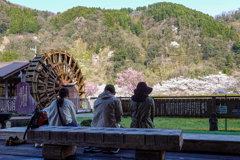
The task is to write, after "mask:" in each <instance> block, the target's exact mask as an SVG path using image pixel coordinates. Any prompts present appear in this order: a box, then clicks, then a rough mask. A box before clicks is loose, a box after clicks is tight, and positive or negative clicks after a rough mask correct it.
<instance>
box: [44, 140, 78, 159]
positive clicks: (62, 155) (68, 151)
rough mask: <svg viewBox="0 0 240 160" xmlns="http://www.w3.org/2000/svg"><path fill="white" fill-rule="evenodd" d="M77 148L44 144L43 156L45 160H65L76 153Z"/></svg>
mask: <svg viewBox="0 0 240 160" xmlns="http://www.w3.org/2000/svg"><path fill="white" fill-rule="evenodd" d="M76 150H77V146H61V145H50V144H44V146H43V150H42V156H43V158H44V159H58V160H64V159H66V158H67V157H68V156H71V155H74V154H75V153H76Z"/></svg>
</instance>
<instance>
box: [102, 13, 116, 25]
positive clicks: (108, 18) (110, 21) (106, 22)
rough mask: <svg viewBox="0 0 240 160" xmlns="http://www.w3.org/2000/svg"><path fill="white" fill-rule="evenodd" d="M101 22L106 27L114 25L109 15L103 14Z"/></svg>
mask: <svg viewBox="0 0 240 160" xmlns="http://www.w3.org/2000/svg"><path fill="white" fill-rule="evenodd" d="M103 21H104V23H105V24H106V25H107V26H108V27H113V26H114V24H115V20H114V18H113V16H112V15H111V14H110V13H105V18H104V20H103Z"/></svg>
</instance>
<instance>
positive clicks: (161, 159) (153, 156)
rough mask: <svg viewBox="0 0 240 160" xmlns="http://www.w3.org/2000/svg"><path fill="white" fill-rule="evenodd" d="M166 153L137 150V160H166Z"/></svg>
mask: <svg viewBox="0 0 240 160" xmlns="http://www.w3.org/2000/svg"><path fill="white" fill-rule="evenodd" d="M165 153H166V151H149V150H136V152H135V159H136V160H165Z"/></svg>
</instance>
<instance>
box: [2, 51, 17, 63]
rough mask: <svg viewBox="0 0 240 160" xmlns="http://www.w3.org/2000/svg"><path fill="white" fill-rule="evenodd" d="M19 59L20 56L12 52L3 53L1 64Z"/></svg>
mask: <svg viewBox="0 0 240 160" xmlns="http://www.w3.org/2000/svg"><path fill="white" fill-rule="evenodd" d="M18 58H19V54H16V53H15V52H10V51H4V52H3V53H2V57H1V62H12V61H14V60H17V59H18Z"/></svg>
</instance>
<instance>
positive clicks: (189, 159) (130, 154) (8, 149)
mask: <svg viewBox="0 0 240 160" xmlns="http://www.w3.org/2000/svg"><path fill="white" fill-rule="evenodd" d="M4 143H5V141H4V140H0V159H4V160H16V159H19V160H20V159H24V160H43V158H42V148H35V147H34V144H22V145H19V146H4ZM118 159H119V160H120V159H121V160H124V159H125V160H134V159H135V151H134V150H121V151H120V152H119V153H118V154H113V155H110V154H103V153H83V148H82V147H78V149H77V153H76V155H75V156H72V157H69V158H67V160H118ZM203 159H204V160H220V159H221V160H240V156H237V155H218V154H204V153H187V152H166V160H203Z"/></svg>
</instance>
